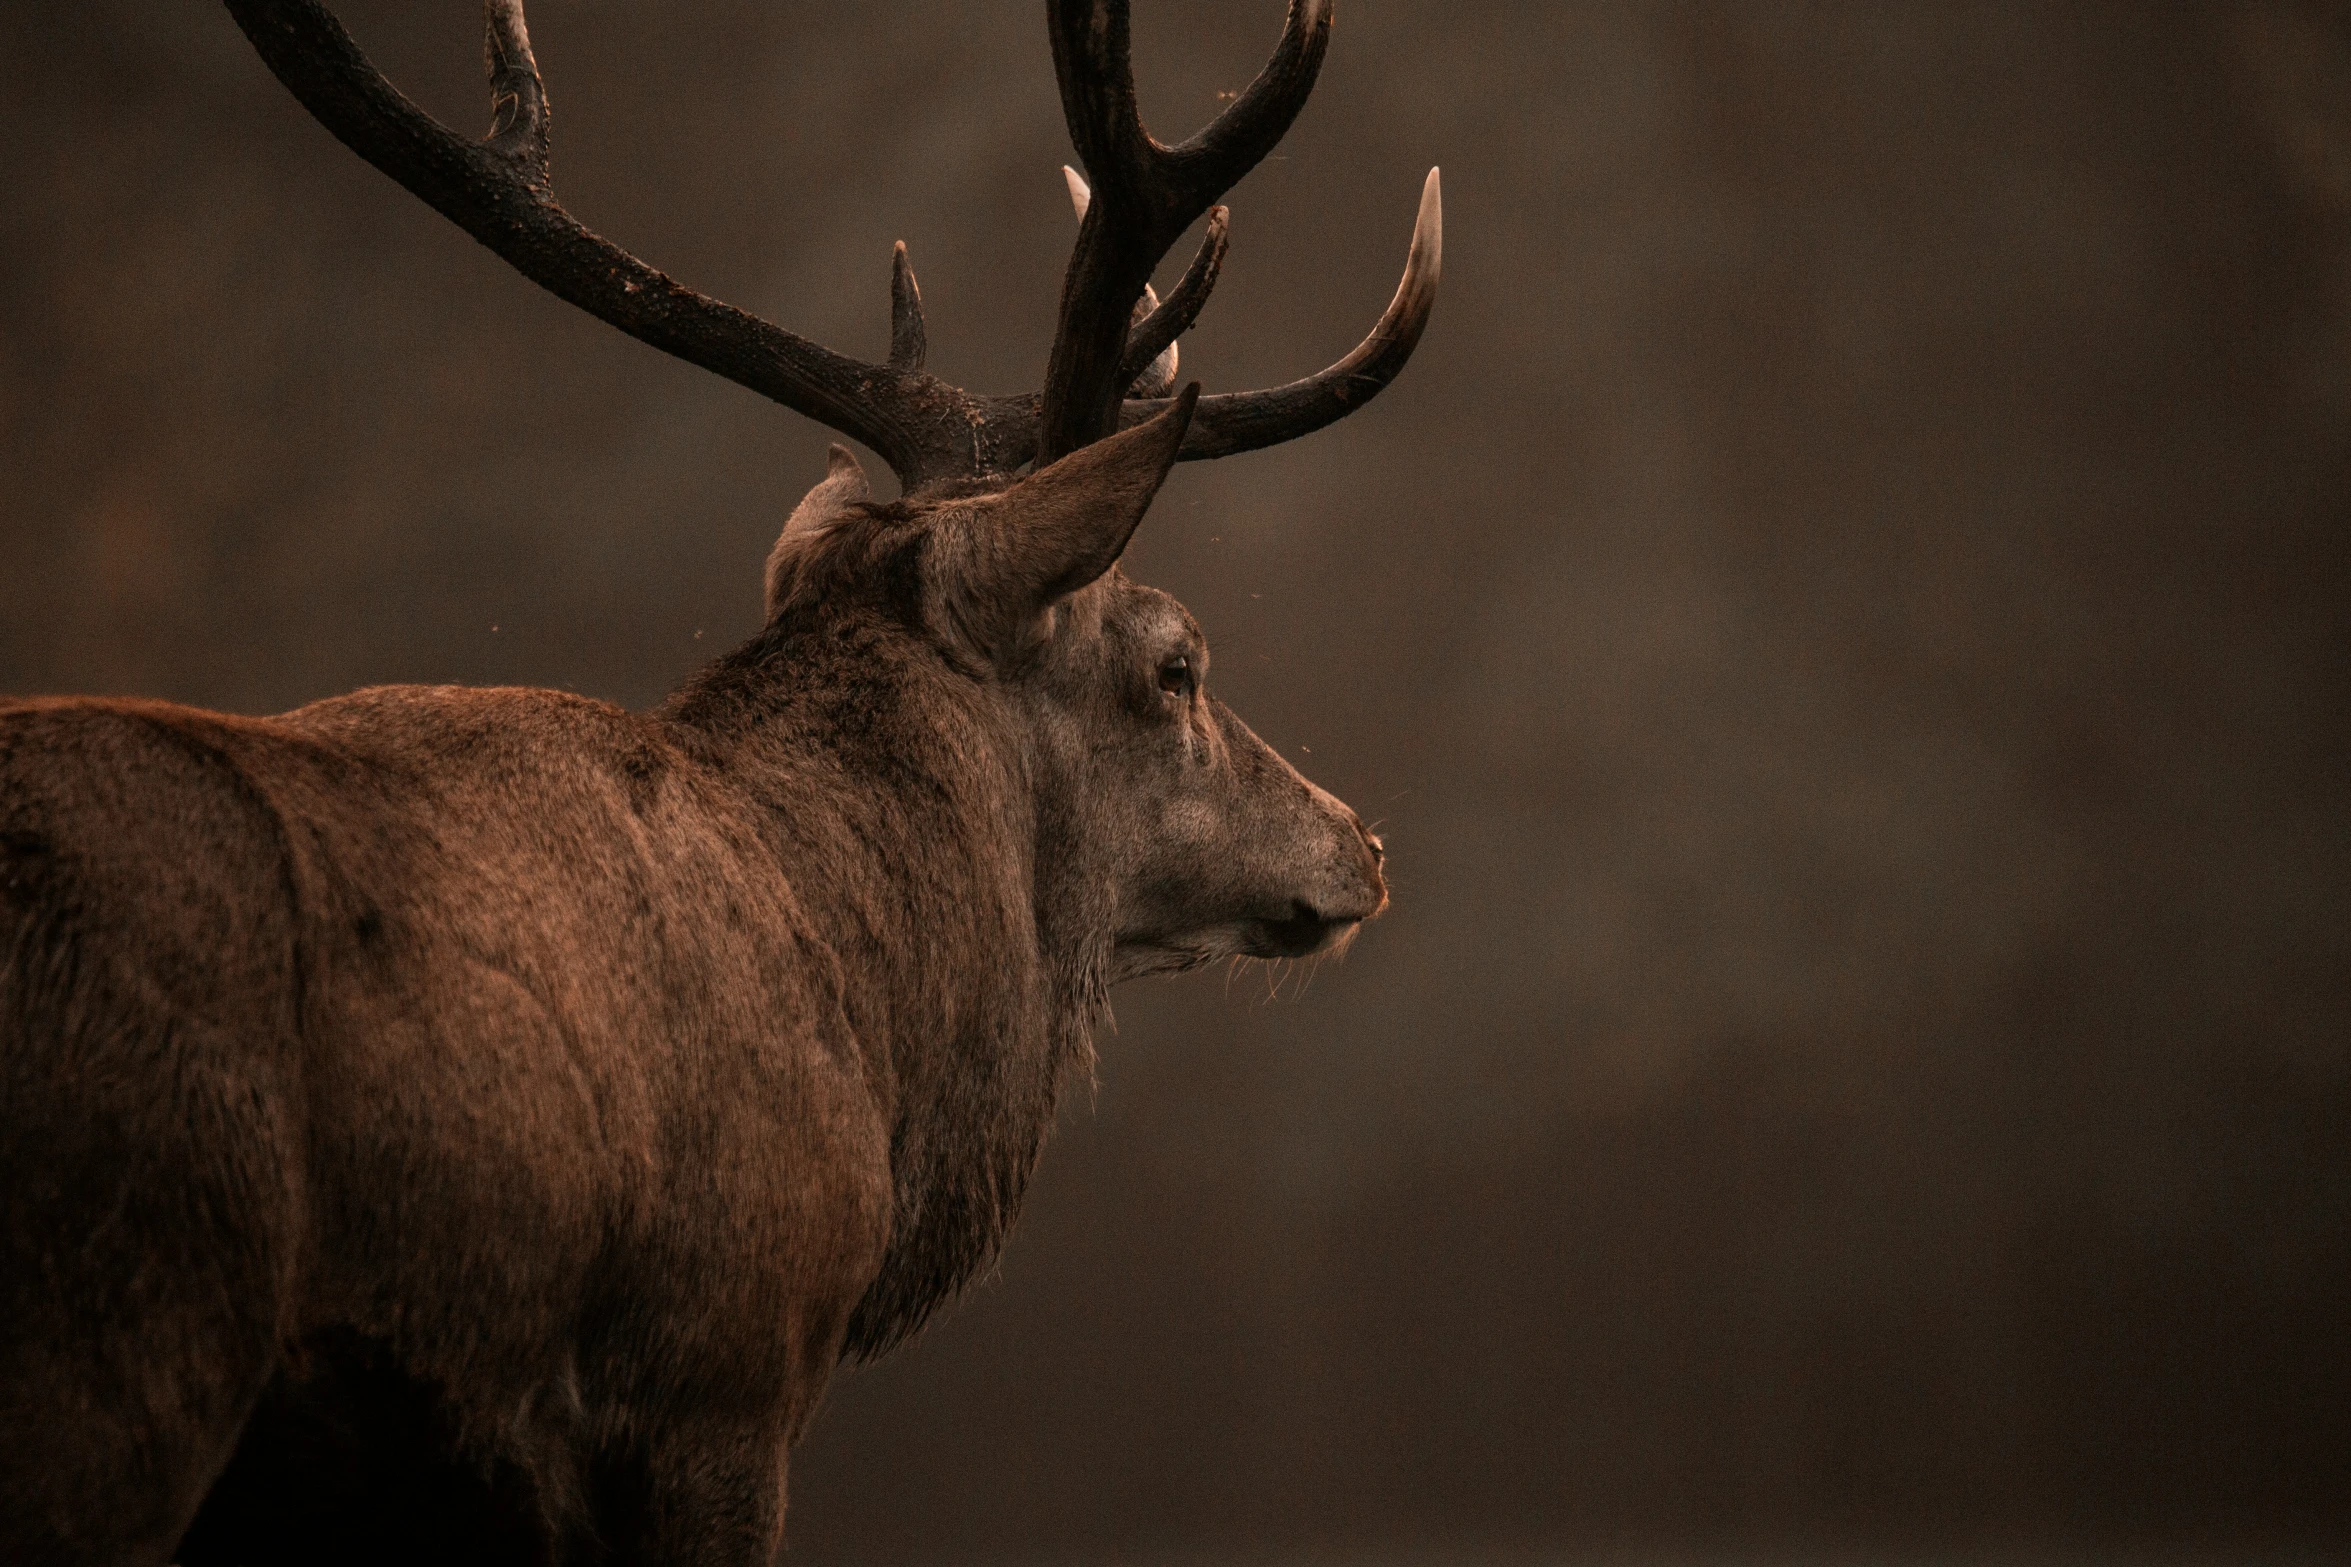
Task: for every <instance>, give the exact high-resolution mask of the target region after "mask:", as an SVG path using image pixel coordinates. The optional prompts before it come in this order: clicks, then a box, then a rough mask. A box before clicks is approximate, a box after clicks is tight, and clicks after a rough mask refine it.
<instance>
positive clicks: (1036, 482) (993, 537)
mask: <svg viewBox="0 0 2351 1567" xmlns="http://www.w3.org/2000/svg"><path fill="white" fill-rule="evenodd" d="M1199 396H1200V387H1199V383H1197V382H1194V383H1193V384H1192V385H1190V386H1187V387H1185V388H1184V390H1183V395H1182V396H1180V397H1178V398H1176V399H1175V401H1174V402H1173V403H1171V404H1170V405H1169V406H1168V407H1166V408H1165V409H1163V410H1161V411H1160V412H1159V413H1158V414H1156V415H1154V416H1152V417H1151V418H1149V419H1146V420H1145V421H1143V423H1141V424H1138V425H1136V426H1134V427H1133V428H1132V429H1128V430H1121V431H1119V432H1118V433H1117V434H1116V435H1111V436H1106V437H1104V438H1103V439H1102V440H1099V441H1096V442H1095V443H1094V444H1093V445H1091V446H1084V447H1080V448H1079V449H1078V450H1076V451H1074V452H1071V453H1070V454H1069V455H1068V456H1066V457H1064V458H1062V459H1061V460H1060V461H1058V462H1055V463H1052V464H1050V465H1049V466H1047V467H1043V468H1040V469H1038V470H1037V471H1036V472H1035V473H1032V474H1030V475H1029V476H1028V477H1027V478H1025V479H1023V480H1021V481H1020V482H1019V483H1017V484H1015V485H1013V486H1012V487H1011V488H1009V489H1007V490H1004V491H1003V492H1001V493H1000V494H997V495H993V496H990V497H989V498H988V499H987V500H985V501H983V502H980V503H979V504H977V505H975V506H973V507H972V508H971V509H970V510H969V511H968V512H966V513H965V514H964V516H963V517H961V518H959V519H958V523H959V526H958V528H957V529H956V532H955V536H954V538H953V541H952V548H951V549H950V550H948V551H947V552H945V558H944V560H943V561H942V564H943V565H944V567H945V570H944V572H943V573H942V580H941V581H940V582H939V584H938V586H939V588H940V590H941V592H942V595H943V597H944V599H945V601H946V602H945V607H946V608H947V611H948V613H949V614H950V615H951V616H952V617H953V619H954V620H955V622H956V623H957V624H958V625H959V626H960V627H961V628H962V629H963V631H964V632H965V634H966V635H967V637H968V638H969V639H970V640H971V641H972V642H974V643H975V644H976V645H977V646H978V648H979V649H980V650H981V651H983V652H985V653H987V654H989V655H990V656H992V657H1001V656H1003V655H1005V654H1008V653H1011V652H1012V651H1013V650H1015V649H1016V648H1017V647H1018V646H1019V645H1020V644H1021V642H1022V641H1023V640H1024V633H1025V632H1026V631H1027V630H1028V629H1029V628H1030V627H1031V626H1033V624H1034V623H1035V621H1036V619H1037V617H1038V616H1039V615H1040V614H1042V613H1043V612H1044V611H1045V610H1047V609H1050V608H1051V607H1052V606H1053V605H1054V604H1056V603H1058V602H1060V601H1061V600H1062V599H1064V598H1067V597H1068V596H1069V595H1070V594H1072V593H1075V592H1076V591H1077V590H1078V589H1080V588H1082V587H1084V586H1086V584H1088V583H1090V582H1092V581H1094V580H1095V579H1096V578H1098V577H1100V576H1101V575H1102V574H1103V573H1104V572H1106V571H1108V570H1109V569H1110V568H1111V567H1112V566H1115V565H1117V564H1118V557H1119V556H1120V555H1121V554H1122V553H1123V552H1124V551H1125V549H1126V547H1127V540H1128V539H1130V538H1132V537H1133V536H1134V532H1135V528H1136V526H1137V525H1138V524H1139V523H1141V522H1142V520H1143V513H1144V512H1145V511H1146V510H1147V509H1149V507H1150V505H1151V497H1153V496H1154V495H1156V494H1158V493H1159V486H1160V484H1161V482H1162V481H1164V480H1165V479H1166V478H1167V471H1168V469H1170V468H1172V467H1174V466H1175V460H1176V452H1177V450H1178V449H1179V448H1181V447H1182V446H1183V444H1184V431H1185V430H1186V429H1187V428H1189V427H1190V425H1191V422H1192V405H1193V403H1194V402H1195V401H1197V400H1198V398H1199Z"/></svg>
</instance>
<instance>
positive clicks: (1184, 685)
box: [1159, 653, 1192, 696]
mask: <svg viewBox="0 0 2351 1567" xmlns="http://www.w3.org/2000/svg"><path fill="white" fill-rule="evenodd" d="M1159 689H1160V690H1162V691H1165V692H1166V693H1167V694H1168V695H1169V696H1190V695H1191V694H1192V661H1191V660H1190V659H1188V658H1186V657H1184V655H1183V654H1181V653H1178V654H1177V655H1176V656H1175V657H1173V658H1171V659H1169V660H1168V661H1167V662H1166V663H1164V664H1161V665H1160V666H1159Z"/></svg>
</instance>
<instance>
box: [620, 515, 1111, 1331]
mask: <svg viewBox="0 0 2351 1567" xmlns="http://www.w3.org/2000/svg"><path fill="white" fill-rule="evenodd" d="M924 546H925V533H924V530H923V529H922V528H921V527H920V526H919V524H918V522H917V520H916V518H915V517H914V515H913V514H911V513H910V512H909V510H908V509H907V508H906V507H905V506H904V505H903V504H902V503H891V504H888V505H877V506H866V507H861V508H858V509H857V515H854V516H852V517H850V518H846V519H844V520H843V521H842V522H841V523H839V524H837V525H835V526H832V527H828V528H826V529H824V530H822V531H821V532H818V533H814V534H812V536H811V537H810V538H808V539H807V540H806V541H805V542H804V543H803V544H802V545H801V546H800V548H799V550H798V551H797V552H796V555H795V558H794V559H793V560H792V562H791V563H790V569H791V571H792V584H793V590H792V592H791V593H790V594H789V596H788V597H787V599H786V602H785V607H784V608H783V610H782V612H781V613H779V614H778V615H777V617H776V619H775V620H774V621H773V622H772V623H771V624H770V625H769V626H768V627H767V628H766V629H765V630H764V631H762V632H761V633H760V635H759V636H757V637H755V638H753V639H752V640H751V641H750V642H749V643H747V644H745V645H744V646H743V647H741V648H739V649H737V650H736V651H735V652H733V653H731V654H729V655H727V656H726V657H724V658H722V659H720V660H718V661H717V662H716V663H714V664H712V665H711V666H709V667H708V668H706V669H705V670H703V671H702V672H701V673H700V674H698V675H697V676H696V677H695V678H694V679H693V680H692V681H690V682H689V683H688V684H687V685H686V687H685V688H684V689H682V690H681V691H679V692H678V693H677V695H676V696H674V697H673V698H672V699H671V700H670V701H669V703H668V704H666V705H665V707H664V708H663V709H662V717H663V718H665V719H667V720H668V721H669V722H670V723H671V724H672V725H674V726H675V727H676V729H677V731H678V732H679V735H680V738H681V741H682V743H684V744H686V745H687V746H688V747H689V748H690V749H693V750H695V751H697V752H699V753H701V754H704V755H706V756H710V757H712V758H713V759H714V760H716V759H717V758H718V757H720V756H722V755H723V756H724V757H725V758H726V759H727V765H728V770H729V771H731V772H732V773H733V775H734V776H736V777H738V778H741V779H744V780H747V782H748V787H749V791H750V793H751V794H752V796H753V798H754V799H755V801H756V803H757V805H758V807H759V809H760V812H761V818H762V823H761V825H762V830H763V832H765V833H766V834H767V835H768V837H769V840H770V842H771V843H773V844H774V846H775V848H776V852H777V858H778V862H779V866H780V868H781V872H782V874H783V875H784V877H785V878H786V879H787V880H788V881H789V882H790V883H791V886H792V890H793V893H794V895H795V896H796V897H797V898H798V899H799V900H800V902H801V904H802V906H803V907H804V909H805V910H806V913H807V915H808V917H809V920H810V922H811V924H812V925H813V926H814V927H815V933H816V935H817V936H818V938H819V939H820V940H821V941H823V942H824V943H825V944H826V945H827V946H829V947H830V948H831V950H832V951H833V952H834V953H835V954H836V955H837V956H838V958H839V963H838V966H837V969H836V972H837V973H839V974H840V975H841V976H842V981H841V982H842V984H843V987H844V989H843V993H842V996H841V1002H842V1006H843V1008H844V1010H845V1012H846V1013H847V1016H848V1020H849V1023H850V1026H851V1027H852V1028H853V1030H854V1031H855V1034H856V1036H857V1039H858V1041H859V1045H860V1048H861V1049H862V1050H863V1051H864V1053H865V1066H866V1071H867V1073H868V1074H869V1076H870V1077H871V1078H872V1079H873V1080H874V1082H875V1084H876V1087H877V1091H878V1092H880V1093H881V1094H882V1095H883V1097H884V1100H885V1102H886V1103H888V1104H890V1105H891V1107H892V1125H891V1148H890V1166H891V1174H892V1180H893V1185H894V1188H895V1213H894V1215H893V1223H892V1228H891V1238H890V1243H889V1247H888V1250H887V1252H886V1254H885V1256H884V1259H883V1262H882V1266H881V1269H880V1272H879V1273H878V1274H877V1275H876V1277H875V1278H874V1280H873V1282H872V1284H871V1285H870V1287H868V1289H867V1290H866V1292H865V1295H864V1297H863V1298H862V1299H861V1300H860V1301H859V1302H858V1304H857V1306H856V1309H855V1311H854V1313H853V1315H852V1317H851V1319H850V1324H849V1330H848V1338H847V1341H846V1343H845V1345H844V1348H843V1354H844V1356H845V1357H854V1358H859V1359H870V1358H872V1357H874V1356H876V1355H879V1354H881V1353H883V1352H884V1351H886V1350H888V1349H890V1348H891V1347H893V1346H895V1345H897V1344H899V1343H901V1342H903V1341H904V1340H905V1339H906V1338H908V1337H909V1336H911V1335H912V1334H913V1333H915V1332H916V1331H917V1330H918V1329H919V1328H920V1327H921V1326H922V1325H923V1323H924V1322H925V1321H926V1320H927V1319H928V1318H929V1317H930V1315H931V1314H932V1313H933V1312H934V1311H935V1310H937V1309H938V1307H939V1306H940V1305H942V1304H943V1303H944V1302H946V1301H947V1300H948V1299H950V1298H951V1297H952V1296H953V1295H954V1294H955V1293H956V1292H957V1291H958V1290H960V1289H961V1288H962V1287H963V1286H964V1285H965V1284H966V1283H968V1282H969V1281H970V1280H971V1279H972V1278H973V1277H975V1276H976V1275H978V1274H979V1273H980V1272H981V1271H983V1270H984V1269H985V1268H986V1267H987V1266H988V1265H989V1264H990V1263H991V1262H992V1261H993V1260H994V1259H995V1257H996V1255H997V1253H998V1251H999V1250H1000V1248H1001V1247H1002V1245H1003V1242H1004V1239H1005V1237H1006V1235H1007V1234H1008V1233H1009V1232H1010V1230H1011V1227H1012V1223H1013V1219H1014V1218H1015V1216H1016V1214H1017V1213H1018V1210H1019V1207H1020V1202H1021V1198H1022V1196H1023V1194H1024V1193H1025V1192H1026V1190H1027V1186H1028V1181H1029V1176H1030V1173H1031V1172H1032V1171H1033V1170H1034V1168H1035V1166H1036V1161H1037V1156H1038V1154H1039V1152H1040V1151H1041V1150H1042V1148H1043V1146H1044V1141H1045V1137H1046V1134H1047V1132H1048V1131H1049V1130H1050V1129H1051V1127H1052V1123H1053V1116H1054V1110H1055V1107H1056V1104H1057V1102H1058V1099H1059V1095H1060V1090H1061V1087H1062V1085H1063V1084H1064V1083H1065V1082H1067V1081H1069V1080H1070V1079H1071V1078H1072V1077H1073V1076H1076V1075H1079V1074H1082V1073H1085V1072H1089V1071H1090V1070H1091V1067H1092V1063H1093V1031H1094V1027H1095V1024H1096V1023H1097V1021H1098V1020H1099V1019H1100V1018H1101V1017H1102V1016H1103V1015H1104V1013H1105V1012H1106V1010H1107V997H1106V988H1107V981H1106V974H1107V963H1108V955H1109V937H1108V928H1107V920H1106V919H1105V918H1102V917H1101V916H1100V911H1096V910H1093V909H1091V908H1090V907H1088V906H1087V905H1088V903H1089V902H1090V900H1086V899H1083V898H1077V897H1073V896H1072V893H1073V892H1074V891H1075V889H1076V886H1077V885H1078V884H1079V883H1080V882H1082V880H1083V878H1080V877H1076V876H1074V875H1073V874H1071V871H1070V868H1069V867H1066V866H1063V865H1060V864H1058V863H1057V861H1056V852H1057V850H1058V849H1059V848H1060V847H1061V846H1065V845H1067V844H1068V843H1069V842H1070V841H1071V840H1070V837H1069V835H1068V834H1067V833H1066V832H1065V831H1063V830H1062V829H1063V827H1064V825H1065V824H1064V823H1063V822H1062V821H1061V820H1060V818H1061V817H1062V815H1063V812H1064V810H1065V809H1066V807H1065V806H1064V805H1063V804H1062V802H1057V801H1055V800H1053V799H1052V798H1051V795H1050V793H1049V792H1046V793H1040V792H1039V791H1038V789H1037V788H1036V784H1035V780H1034V779H1033V777H1032V774H1033V772H1034V770H1035V762H1034V758H1032V757H1030V756H1029V755H1027V754H1026V752H1025V749H1024V748H1023V747H1022V746H1020V745H1019V744H1018V742H1017V740H1016V738H1015V736H1014V733H1013V731H1012V730H1011V729H1009V728H1008V727H1007V726H1005V725H1004V724H1003V723H1001V722H1000V721H997V720H996V719H995V718H994V717H993V715H992V710H991V709H990V707H989V705H988V701H987V698H986V694H985V688H984V687H982V686H979V685H976V684H975V683H974V682H973V681H972V679H971V678H970V677H969V676H968V675H965V674H961V673H958V672H957V671H956V670H955V669H954V668H953V667H952V666H951V665H950V664H949V662H948V661H947V660H946V659H944V658H943V657H942V656H941V655H940V653H939V652H938V651H937V650H936V649H934V648H933V647H931V646H930V645H929V644H928V642H927V641H926V640H925V638H924V636H923V635H922V634H921V633H920V632H919V631H916V630H910V629H909V628H913V627H919V626H921V624H922V607H921V581H922V573H921V557H922V551H923V549H924ZM1041 851H1042V852H1041Z"/></svg>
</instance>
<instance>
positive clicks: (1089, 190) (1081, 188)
mask: <svg viewBox="0 0 2351 1567" xmlns="http://www.w3.org/2000/svg"><path fill="white" fill-rule="evenodd" d="M1061 177H1062V178H1063V179H1064V180H1066V181H1068V183H1069V204H1070V205H1071V206H1073V207H1075V208H1077V212H1078V221H1079V222H1081V223H1082V222H1084V221H1085V217H1086V208H1087V207H1089V206H1090V205H1092V204H1093V200H1094V188H1093V187H1092V186H1091V185H1088V184H1087V183H1086V177H1085V176H1084V175H1083V174H1080V173H1079V172H1078V171H1077V170H1075V169H1073V168H1071V167H1070V166H1069V165H1068V164H1066V163H1065V164H1063V165H1062V166H1061Z"/></svg>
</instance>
